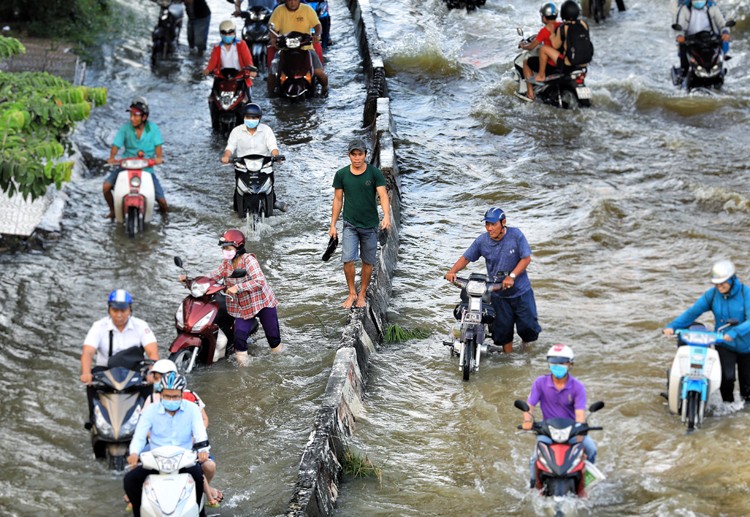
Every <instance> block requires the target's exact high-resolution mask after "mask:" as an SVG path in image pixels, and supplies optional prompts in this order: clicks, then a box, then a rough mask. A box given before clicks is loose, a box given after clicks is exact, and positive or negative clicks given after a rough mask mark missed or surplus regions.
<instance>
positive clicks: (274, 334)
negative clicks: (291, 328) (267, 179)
mask: <svg viewBox="0 0 750 517" xmlns="http://www.w3.org/2000/svg"><path fill="white" fill-rule="evenodd" d="M219 246H221V251H222V254H223V255H224V260H223V261H222V262H221V265H220V266H219V268H218V269H216V270H215V271H213V272H212V273H211V274H210V275H209V276H210V277H211V278H212V279H213V280H218V279H219V278H223V279H224V282H225V284H226V285H227V286H228V287H227V290H226V293H227V295H229V296H227V312H228V313H229V315H230V316H232V317H233V318H235V319H234V350H235V354H236V356H237V362H239V363H240V364H241V365H245V364H247V338H248V336H250V333H251V332H252V331H253V330H254V329H255V327H256V325H257V324H258V322H257V320H256V317H257V318H258V319H259V320H260V324H261V325H263V332H264V333H265V334H266V339H268V345H269V346H270V347H271V351H272V352H281V351H282V350H283V349H284V345H283V344H282V343H281V334H280V332H279V317H278V315H277V314H276V306H277V305H278V303H279V302H278V301H277V300H276V296H275V295H274V294H273V290H272V289H271V287H270V286H269V285H268V283H267V282H266V277H265V275H264V274H263V271H262V270H261V269H260V264H258V260H257V259H256V258H255V255H253V254H252V253H248V252H247V251H245V235H244V234H243V233H242V232H241V231H239V230H227V231H225V232H224V234H223V235H222V236H221V238H220V239H219ZM235 269H245V270H246V271H247V275H246V276H244V277H242V278H230V275H231V274H232V271H234V270H235Z"/></svg>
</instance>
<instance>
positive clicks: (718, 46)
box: [672, 20, 735, 91]
mask: <svg viewBox="0 0 750 517" xmlns="http://www.w3.org/2000/svg"><path fill="white" fill-rule="evenodd" d="M734 24H735V22H734V20H729V21H727V22H726V26H727V27H733V26H734ZM672 28H673V29H674V30H677V31H681V30H682V26H681V25H680V24H677V23H676V24H674V25H672ZM684 45H685V52H686V54H687V61H688V68H687V70H683V69H682V67H681V66H676V67H672V83H674V85H675V86H682V88H684V89H685V90H687V91H690V90H693V89H695V88H704V89H714V90H719V89H720V88H721V87H722V85H723V84H724V76H725V75H726V73H727V69H726V67H725V66H724V53H723V51H722V41H721V35H720V34H712V33H711V32H710V31H701V32H698V33H696V34H691V35H690V36H686V37H685V43H684Z"/></svg>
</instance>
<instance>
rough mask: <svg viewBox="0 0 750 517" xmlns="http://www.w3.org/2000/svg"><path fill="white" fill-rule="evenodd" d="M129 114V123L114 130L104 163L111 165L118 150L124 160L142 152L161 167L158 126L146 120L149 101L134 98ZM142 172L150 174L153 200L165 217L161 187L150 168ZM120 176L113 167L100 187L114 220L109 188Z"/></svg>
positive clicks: (110, 188) (160, 144)
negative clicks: (152, 185) (113, 136)
mask: <svg viewBox="0 0 750 517" xmlns="http://www.w3.org/2000/svg"><path fill="white" fill-rule="evenodd" d="M128 111H129V112H130V122H126V123H125V124H123V125H122V126H120V129H119V130H118V131H117V135H115V140H114V142H112V148H111V149H110V152H109V158H108V159H107V163H110V164H114V163H115V155H116V154H117V151H118V150H119V149H124V151H123V153H122V157H123V158H132V157H134V156H138V153H139V152H140V151H143V156H144V158H153V159H154V162H155V163H156V164H157V165H158V164H161V163H162V157H161V146H162V144H163V143H164V141H163V140H162V138H161V131H159V126H157V125H156V124H155V123H154V122H151V121H149V120H148V115H149V109H148V102H146V99H144V98H143V97H136V98H135V99H133V101H132V102H131V103H130V108H129V109H128ZM144 170H146V171H148V172H150V173H151V176H152V178H153V180H154V195H155V196H156V201H157V202H158V203H159V209H160V210H161V213H162V215H164V214H166V213H167V210H168V206H167V199H166V198H165V197H164V189H162V188H161V183H159V179H158V178H157V177H156V174H155V173H154V170H153V168H151V167H149V168H148V169H144ZM119 173H120V170H119V169H117V168H115V169H114V170H113V171H112V172H111V173H110V174H109V176H107V178H106V179H105V180H104V185H102V192H103V193H104V199H105V200H106V201H107V205H109V214H108V217H109V218H110V219H114V218H115V200H114V197H113V196H112V188H113V187H114V185H115V182H116V181H117V175H118V174H119Z"/></svg>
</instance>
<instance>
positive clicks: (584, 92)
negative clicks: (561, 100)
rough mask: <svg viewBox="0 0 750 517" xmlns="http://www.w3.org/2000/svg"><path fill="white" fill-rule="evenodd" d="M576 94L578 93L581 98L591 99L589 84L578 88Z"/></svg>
mask: <svg viewBox="0 0 750 517" xmlns="http://www.w3.org/2000/svg"><path fill="white" fill-rule="evenodd" d="M576 95H578V98H579V99H590V98H591V90H589V88H588V86H579V87H577V88H576Z"/></svg>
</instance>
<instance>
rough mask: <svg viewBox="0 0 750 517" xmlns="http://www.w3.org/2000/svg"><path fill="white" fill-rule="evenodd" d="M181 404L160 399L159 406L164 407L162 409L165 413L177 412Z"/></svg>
mask: <svg viewBox="0 0 750 517" xmlns="http://www.w3.org/2000/svg"><path fill="white" fill-rule="evenodd" d="M181 404H182V401H181V400H164V399H161V405H162V406H164V409H166V410H167V411H177V410H178V409H180V405H181Z"/></svg>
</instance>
